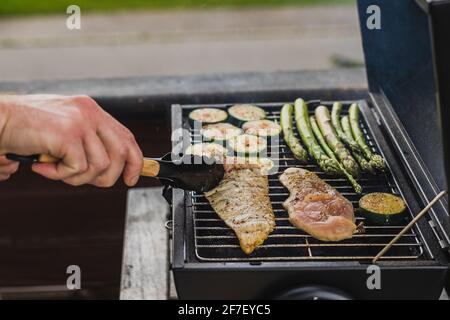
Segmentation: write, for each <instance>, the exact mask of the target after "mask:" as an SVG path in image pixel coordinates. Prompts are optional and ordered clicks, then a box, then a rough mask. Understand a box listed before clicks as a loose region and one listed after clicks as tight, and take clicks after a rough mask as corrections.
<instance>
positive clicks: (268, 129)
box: [242, 120, 281, 138]
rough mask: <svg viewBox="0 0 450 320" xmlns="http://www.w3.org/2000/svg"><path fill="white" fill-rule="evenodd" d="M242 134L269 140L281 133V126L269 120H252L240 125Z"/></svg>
mask: <svg viewBox="0 0 450 320" xmlns="http://www.w3.org/2000/svg"><path fill="white" fill-rule="evenodd" d="M242 129H243V130H244V133H246V134H251V135H254V136H258V137H263V138H270V137H275V136H278V135H279V134H280V133H281V126H280V125H279V124H278V123H275V122H273V121H270V120H254V121H249V122H246V123H244V124H243V125H242Z"/></svg>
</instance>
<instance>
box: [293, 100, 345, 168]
mask: <svg viewBox="0 0 450 320" xmlns="http://www.w3.org/2000/svg"><path fill="white" fill-rule="evenodd" d="M294 109H295V120H296V122H297V129H298V132H299V133H300V137H301V138H302V141H303V143H304V145H305V146H306V148H307V149H308V152H309V154H310V155H311V156H312V157H313V158H314V159H315V160H316V161H317V164H318V165H319V167H321V168H322V170H323V171H324V172H325V173H327V174H330V175H341V174H342V171H341V169H340V167H339V163H338V162H337V161H336V160H334V159H331V158H330V157H328V156H327V155H326V153H325V152H324V151H323V150H322V148H321V147H320V145H319V144H318V143H317V140H316V138H314V134H313V132H312V130H311V125H310V123H309V118H308V116H309V115H308V106H307V105H306V103H305V101H303V99H297V100H296V101H295V107H294Z"/></svg>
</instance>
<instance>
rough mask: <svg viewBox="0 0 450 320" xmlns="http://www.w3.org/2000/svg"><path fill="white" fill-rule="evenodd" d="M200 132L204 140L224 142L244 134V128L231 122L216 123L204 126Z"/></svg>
mask: <svg viewBox="0 0 450 320" xmlns="http://www.w3.org/2000/svg"><path fill="white" fill-rule="evenodd" d="M200 133H201V134H202V136H203V140H204V141H214V142H216V143H224V142H225V141H226V140H228V139H231V138H234V137H236V136H238V135H240V134H242V130H241V129H239V128H238V127H235V126H233V125H232V124H230V123H215V124H208V125H206V126H203V128H202V130H201V131H200Z"/></svg>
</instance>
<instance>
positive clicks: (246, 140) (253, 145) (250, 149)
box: [230, 134, 267, 156]
mask: <svg viewBox="0 0 450 320" xmlns="http://www.w3.org/2000/svg"><path fill="white" fill-rule="evenodd" d="M230 147H231V149H233V151H234V152H236V153H237V155H244V156H250V155H258V154H259V153H261V152H263V151H264V150H266V148H267V141H266V139H263V138H261V137H257V136H252V135H250V134H242V135H240V136H237V137H234V138H233V139H231V140H230Z"/></svg>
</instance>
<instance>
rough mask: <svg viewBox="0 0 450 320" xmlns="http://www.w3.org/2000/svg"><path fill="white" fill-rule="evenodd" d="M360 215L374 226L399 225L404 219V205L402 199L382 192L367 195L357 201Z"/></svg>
mask: <svg viewBox="0 0 450 320" xmlns="http://www.w3.org/2000/svg"><path fill="white" fill-rule="evenodd" d="M359 211H360V213H361V214H362V215H363V216H364V217H365V218H366V219H367V220H368V221H370V222H373V223H375V224H383V225H391V224H398V223H401V222H402V221H403V219H404V217H405V212H406V204H405V202H404V201H403V199H402V198H400V197H398V196H396V195H393V194H390V193H382V192H374V193H369V194H366V195H365V196H363V197H362V198H361V199H360V200H359Z"/></svg>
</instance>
